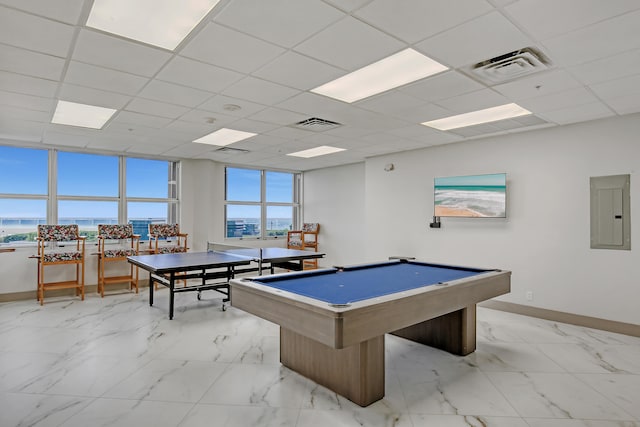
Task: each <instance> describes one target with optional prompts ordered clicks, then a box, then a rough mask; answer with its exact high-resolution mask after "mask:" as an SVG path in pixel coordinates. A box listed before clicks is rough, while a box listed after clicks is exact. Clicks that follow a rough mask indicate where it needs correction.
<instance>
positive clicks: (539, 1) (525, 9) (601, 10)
mask: <svg viewBox="0 0 640 427" xmlns="http://www.w3.org/2000/svg"><path fill="white" fill-rule="evenodd" d="M639 7H640V6H639V5H638V1H637V0H616V1H613V2H603V1H601V0H562V1H557V0H520V1H518V2H515V3H512V4H511V5H509V6H507V7H506V8H505V10H506V11H507V13H508V14H509V15H510V16H512V17H514V18H515V19H517V20H518V22H519V23H520V25H522V26H523V27H524V28H525V29H526V30H527V31H528V32H529V33H530V34H532V35H533V36H534V37H536V38H538V39H541V40H544V39H548V38H551V37H554V36H558V35H560V34H564V33H568V32H571V31H573V30H577V29H579V28H582V27H585V26H588V25H591V24H595V23H596V22H599V21H602V20H605V19H608V18H612V17H614V16H617V15H620V14H622V13H625V12H629V11H632V10H635V9H638V8H639ZM551 10H552V11H553V13H549V11H551Z"/></svg>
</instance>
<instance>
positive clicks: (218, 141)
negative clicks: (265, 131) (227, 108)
mask: <svg viewBox="0 0 640 427" xmlns="http://www.w3.org/2000/svg"><path fill="white" fill-rule="evenodd" d="M256 135H257V133H252V132H244V131H241V130H235V129H227V128H222V129H218V130H217V131H215V132H211V133H210V134H208V135H205V136H203V137H200V138H198V139H195V140H193V142H197V143H199V144H209V145H217V146H220V147H224V146H226V145H229V144H233V143H234V142H238V141H242V140H243V139H248V138H251V137H252V136H256Z"/></svg>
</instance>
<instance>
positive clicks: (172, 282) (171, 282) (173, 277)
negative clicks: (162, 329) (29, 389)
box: [169, 272, 176, 320]
mask: <svg viewBox="0 0 640 427" xmlns="http://www.w3.org/2000/svg"><path fill="white" fill-rule="evenodd" d="M175 282H176V274H175V273H173V272H172V273H171V274H170V275H169V320H171V319H173V289H174V287H175Z"/></svg>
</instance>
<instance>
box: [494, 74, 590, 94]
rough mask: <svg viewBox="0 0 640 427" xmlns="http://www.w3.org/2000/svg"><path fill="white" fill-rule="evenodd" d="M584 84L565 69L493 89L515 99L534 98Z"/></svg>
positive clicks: (522, 79)
mask: <svg viewBox="0 0 640 427" xmlns="http://www.w3.org/2000/svg"><path fill="white" fill-rule="evenodd" d="M579 86H582V85H581V84H580V82H578V81H577V80H576V79H575V78H573V77H572V76H571V74H569V73H568V72H566V71H564V70H551V71H547V72H542V73H537V74H534V75H532V76H529V77H524V78H521V79H518V80H515V81H512V82H509V83H504V84H500V85H496V86H493V89H494V90H496V91H498V92H500V93H501V94H503V95H505V96H508V97H509V98H511V99H513V100H521V99H528V98H534V97H539V96H544V95H549V94H552V93H557V92H560V91H565V90H567V89H572V88H576V87H579Z"/></svg>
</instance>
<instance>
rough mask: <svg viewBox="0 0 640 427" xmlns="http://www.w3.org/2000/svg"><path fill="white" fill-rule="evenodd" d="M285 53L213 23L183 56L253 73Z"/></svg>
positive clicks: (197, 35)
mask: <svg viewBox="0 0 640 427" xmlns="http://www.w3.org/2000/svg"><path fill="white" fill-rule="evenodd" d="M284 51H285V50H284V49H282V48H281V47H278V46H275V45H273V44H271V43H267V42H265V41H263V40H259V39H257V38H255V37H251V36H248V35H246V34H243V33H241V32H238V31H235V30H233V29H230V28H226V27H223V26H222V25H218V24H215V23H212V22H210V23H208V24H207V26H206V27H205V28H204V29H203V30H202V31H201V32H200V33H198V34H196V35H195V36H194V37H193V39H192V40H191V41H190V42H188V43H187V45H186V46H185V47H184V48H183V49H182V50H181V51H180V55H182V56H186V57H189V58H193V59H197V60H199V61H203V62H207V63H209V64H213V65H217V66H218V67H223V68H228V69H231V70H236V71H239V72H242V73H251V72H253V71H255V70H256V69H258V68H259V67H261V66H262V65H264V64H266V63H267V62H269V61H270V60H272V59H273V58H275V57H277V56H278V55H281V54H282V53H283V52H284Z"/></svg>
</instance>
